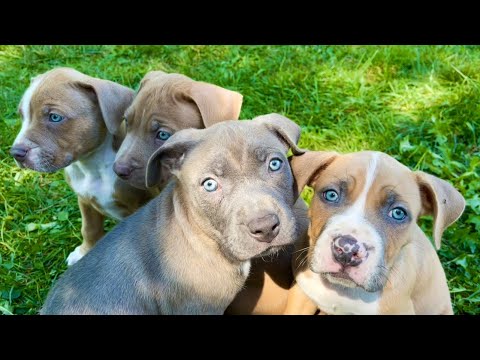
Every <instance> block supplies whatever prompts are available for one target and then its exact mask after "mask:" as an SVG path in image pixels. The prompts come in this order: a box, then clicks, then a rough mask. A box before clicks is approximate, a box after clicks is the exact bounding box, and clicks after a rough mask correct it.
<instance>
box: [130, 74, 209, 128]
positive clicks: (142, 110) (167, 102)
mask: <svg viewBox="0 0 480 360" xmlns="http://www.w3.org/2000/svg"><path fill="white" fill-rule="evenodd" d="M192 82H193V80H190V79H188V78H187V77H180V76H173V75H172V76H168V77H166V76H159V77H155V78H153V79H151V80H148V81H147V82H146V84H145V85H144V86H142V87H141V89H140V90H139V91H138V93H137V95H136V96H135V98H134V100H133V102H132V105H131V106H130V107H129V108H128V109H127V110H126V112H125V116H126V117H128V118H135V119H144V118H146V119H148V118H150V117H151V116H154V117H157V118H172V117H181V116H183V117H186V116H195V117H197V116H196V115H198V116H200V113H198V114H197V113H196V112H195V111H194V110H195V107H194V106H192V104H191V103H190V101H188V99H187V98H186V96H185V94H186V93H187V92H188V90H189V89H190V87H191V83H192ZM186 120H188V119H186Z"/></svg>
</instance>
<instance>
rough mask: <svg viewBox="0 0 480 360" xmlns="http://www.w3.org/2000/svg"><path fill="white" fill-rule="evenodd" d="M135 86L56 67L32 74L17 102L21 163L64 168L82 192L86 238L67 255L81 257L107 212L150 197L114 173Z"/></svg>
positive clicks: (16, 153)
mask: <svg viewBox="0 0 480 360" xmlns="http://www.w3.org/2000/svg"><path fill="white" fill-rule="evenodd" d="M133 95H134V92H133V90H131V89H129V88H127V87H125V86H122V85H119V84H116V83H114V82H111V81H108V80H102V79H97V78H93V77H90V76H87V75H85V74H82V73H80V72H78V71H76V70H74V69H70V68H56V69H53V70H50V71H48V72H46V73H44V74H41V75H39V76H37V77H35V78H33V79H32V81H31V83H30V86H29V87H28V89H27V90H26V91H25V93H24V95H23V97H22V100H21V102H20V105H19V113H20V116H21V117H22V127H21V130H20V133H19V134H18V136H17V138H16V139H15V141H14V143H13V146H12V148H11V151H10V152H11V155H12V156H13V157H14V158H15V160H16V162H17V164H18V165H19V166H20V167H26V168H29V169H32V170H35V171H40V172H54V171H57V170H60V169H65V177H66V179H67V181H68V183H69V184H70V186H71V187H72V189H73V190H74V191H75V192H76V193H77V195H78V204H79V207H80V212H81V214H82V236H83V243H82V244H81V245H80V246H78V247H77V248H76V249H75V251H74V252H72V253H71V254H70V255H69V256H68V259H67V262H68V264H69V265H72V264H73V263H75V262H76V261H78V260H79V259H80V258H81V257H82V256H83V255H84V254H85V253H86V252H87V251H88V250H89V249H90V248H91V247H92V246H93V245H94V244H95V243H96V242H97V240H98V239H100V238H101V237H102V236H103V234H104V229H103V222H104V217H105V216H109V217H112V218H114V219H121V218H123V217H125V216H127V215H129V214H131V213H132V212H133V211H135V210H136V209H137V208H138V207H139V206H141V205H142V204H143V203H144V202H146V201H147V200H148V199H149V198H150V195H149V193H148V192H147V191H144V190H139V189H136V188H134V187H132V186H130V185H128V184H126V183H125V182H123V181H121V180H120V179H118V178H117V176H116V174H115V173H114V172H113V163H114V161H115V155H116V152H117V150H118V147H119V146H120V144H121V142H122V139H123V136H124V135H123V134H122V133H121V131H120V129H119V126H120V124H121V121H122V116H123V113H124V111H125V109H126V108H127V107H128V106H129V105H130V103H131V102H132V100H133Z"/></svg>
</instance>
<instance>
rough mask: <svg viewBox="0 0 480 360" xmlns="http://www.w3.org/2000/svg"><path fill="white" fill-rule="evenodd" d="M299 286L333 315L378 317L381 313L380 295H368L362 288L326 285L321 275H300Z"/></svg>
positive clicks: (322, 308) (321, 307)
mask: <svg viewBox="0 0 480 360" xmlns="http://www.w3.org/2000/svg"><path fill="white" fill-rule="evenodd" d="M296 281H297V283H298V285H299V286H300V287H301V288H302V290H303V291H304V292H305V294H307V296H309V297H310V298H311V299H312V300H313V301H314V302H315V303H316V304H317V306H318V308H319V309H321V310H323V311H324V312H326V313H327V314H331V315H353V314H355V315H376V314H378V312H379V298H380V293H379V292H376V293H368V292H366V291H364V290H363V289H360V288H344V287H341V286H336V285H329V286H328V287H327V286H326V285H325V283H324V281H325V280H322V279H321V278H320V275H317V274H313V277H312V275H310V276H308V275H307V274H305V273H300V274H299V275H298V276H297V277H296Z"/></svg>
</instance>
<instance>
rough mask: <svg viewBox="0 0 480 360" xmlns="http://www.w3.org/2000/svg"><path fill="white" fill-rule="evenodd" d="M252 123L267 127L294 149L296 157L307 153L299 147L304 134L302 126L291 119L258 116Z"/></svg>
mask: <svg viewBox="0 0 480 360" xmlns="http://www.w3.org/2000/svg"><path fill="white" fill-rule="evenodd" d="M252 121H255V122H256V123H258V124H262V125H264V126H265V127H267V129H268V130H270V131H272V132H273V133H274V134H275V135H276V136H277V137H278V138H279V139H280V140H281V141H282V142H284V143H285V145H287V147H288V148H290V149H292V152H293V154H294V155H301V154H303V153H304V152H305V151H306V150H303V149H301V148H299V147H298V146H297V143H298V141H299V140H300V133H301V132H302V130H301V129H300V126H298V125H297V124H296V123H294V122H293V121H292V120H290V119H289V118H287V117H285V116H283V115H280V114H275V113H271V114H267V115H261V116H257V117H256V118H254V119H252Z"/></svg>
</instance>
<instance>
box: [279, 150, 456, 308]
mask: <svg viewBox="0 0 480 360" xmlns="http://www.w3.org/2000/svg"><path fill="white" fill-rule="evenodd" d="M291 165H292V169H293V172H294V175H295V178H296V182H297V185H298V189H299V190H301V189H302V188H303V186H304V185H309V186H311V187H313V188H314V190H315V195H314V197H313V199H312V203H311V207H310V210H309V216H310V219H311V224H310V227H309V230H308V234H309V241H308V242H306V243H304V244H298V247H297V248H298V254H299V256H298V257H297V258H296V260H295V261H294V264H293V268H294V270H295V278H296V284H295V285H294V286H293V287H292V289H291V291H290V294H289V299H288V305H287V309H286V313H287V314H308V313H314V312H315V311H316V310H317V308H319V309H320V310H321V311H323V312H326V313H328V314H452V313H453V311H452V305H451V301H450V294H449V291H448V286H447V280H446V278H445V272H444V270H443V268H442V265H441V263H440V260H439V258H438V256H437V254H436V252H435V249H434V248H433V246H432V244H431V243H430V241H429V240H428V238H427V237H426V236H425V234H424V233H423V232H422V230H421V229H420V227H419V226H418V225H417V221H418V218H419V217H420V216H421V215H430V214H431V215H433V216H434V231H433V238H434V241H435V245H436V247H437V249H438V248H440V243H441V237H442V233H443V231H444V230H445V228H446V227H447V226H449V225H451V224H452V223H454V222H455V221H456V220H457V219H458V218H459V217H460V215H461V214H462V212H463V210H464V208H465V200H464V198H463V197H462V195H461V194H460V193H459V192H458V191H457V190H455V189H454V188H453V187H452V186H451V185H450V184H449V183H447V182H446V181H443V180H441V179H439V178H437V177H435V176H432V175H429V174H426V173H424V172H421V171H411V170H410V169H408V168H407V167H406V166H404V165H402V164H400V163H399V162H398V161H396V160H395V159H393V158H392V157H390V156H388V155H386V154H383V153H379V152H370V151H364V152H358V153H352V154H345V155H340V154H337V153H331V152H307V153H305V154H303V155H301V156H295V157H293V160H292V161H291Z"/></svg>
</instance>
